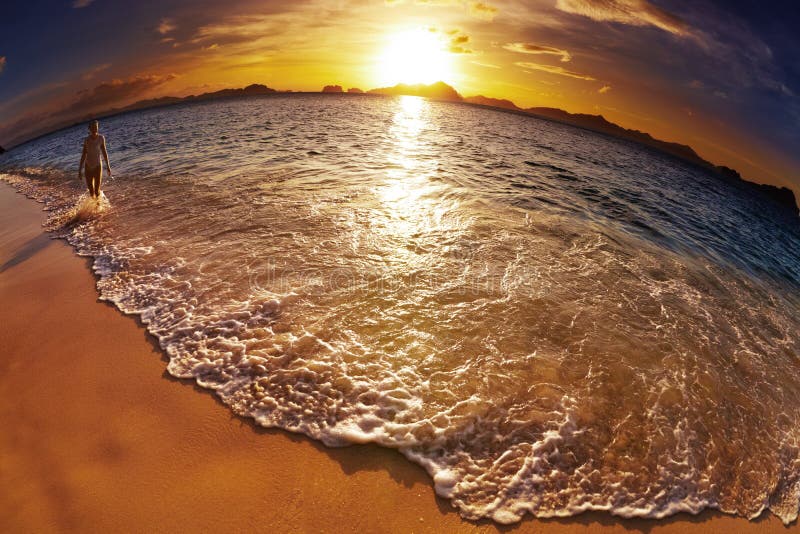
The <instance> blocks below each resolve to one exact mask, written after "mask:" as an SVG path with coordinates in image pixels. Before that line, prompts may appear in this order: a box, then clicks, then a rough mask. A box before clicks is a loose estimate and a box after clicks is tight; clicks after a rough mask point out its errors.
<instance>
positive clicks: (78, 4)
mask: <svg viewBox="0 0 800 534" xmlns="http://www.w3.org/2000/svg"><path fill="white" fill-rule="evenodd" d="M92 2H94V0H75V1H74V2H72V7H73V8H75V9H81V8H84V7H87V6H88V5H89V4H91V3H92Z"/></svg>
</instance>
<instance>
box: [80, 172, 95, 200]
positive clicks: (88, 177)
mask: <svg viewBox="0 0 800 534" xmlns="http://www.w3.org/2000/svg"><path fill="white" fill-rule="evenodd" d="M83 177H84V178H85V179H86V189H88V190H89V194H90V195H92V196H94V184H92V173H91V169H89V167H84V168H83Z"/></svg>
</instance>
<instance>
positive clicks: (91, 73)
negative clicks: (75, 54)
mask: <svg viewBox="0 0 800 534" xmlns="http://www.w3.org/2000/svg"><path fill="white" fill-rule="evenodd" d="M110 66H111V63H103V64H102V65H97V66H96V67H93V68H91V69H89V70H87V71H86V72H84V73H83V75H82V76H81V79H82V80H91V79H92V78H94V77H95V76H97V75H98V74H100V73H101V72H103V71H104V70H107V69H108V68H109V67H110Z"/></svg>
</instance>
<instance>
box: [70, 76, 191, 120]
mask: <svg viewBox="0 0 800 534" xmlns="http://www.w3.org/2000/svg"><path fill="white" fill-rule="evenodd" d="M175 78H176V75H175V74H168V75H166V76H161V75H156V74H145V75H138V76H133V77H132V78H128V79H127V80H119V79H117V80H111V81H107V82H103V83H101V84H99V85H96V86H95V87H93V88H91V89H85V90H83V91H80V92H78V94H77V98H76V99H75V100H74V101H73V102H72V103H71V104H70V105H69V106H68V107H67V109H66V111H76V112H91V111H96V110H98V109H102V108H106V107H111V106H116V105H120V104H124V103H125V102H127V101H130V100H132V99H135V98H137V97H140V96H142V95H143V94H144V93H146V92H147V91H150V90H151V89H154V88H156V87H158V86H159V85H162V84H164V83H166V82H168V81H171V80H174V79H175Z"/></svg>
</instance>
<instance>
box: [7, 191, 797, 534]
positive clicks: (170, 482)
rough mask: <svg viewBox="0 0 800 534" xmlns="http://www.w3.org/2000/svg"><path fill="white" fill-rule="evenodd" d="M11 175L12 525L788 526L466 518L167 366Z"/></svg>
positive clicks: (421, 479)
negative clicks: (239, 408)
mask: <svg viewBox="0 0 800 534" xmlns="http://www.w3.org/2000/svg"><path fill="white" fill-rule="evenodd" d="M43 219H44V214H43V213H42V212H41V211H40V206H39V205H37V204H36V203H34V202H33V201H30V200H26V199H25V198H24V197H22V196H21V195H19V194H17V193H15V192H14V190H13V189H12V188H11V187H10V186H8V185H6V184H0V302H1V303H2V306H0V347H2V355H0V396H1V397H2V399H3V402H2V404H0V423H1V424H2V428H3V431H2V432H0V531H2V532H53V531H65V530H74V531H82V532H107V531H126V532H133V531H153V530H156V529H157V530H160V531H179V530H180V531H244V530H247V531H269V532H289V531H291V532H494V531H497V530H503V531H506V530H510V531H514V532H550V531H553V532H555V531H558V532H567V533H569V532H603V533H610V532H634V531H635V532H639V531H645V532H652V533H668V532H689V533H691V532H785V531H786V529H785V528H784V527H783V525H782V524H781V522H780V521H779V520H778V519H776V518H775V517H774V516H771V515H768V516H767V517H765V518H763V519H761V520H759V521H757V522H749V521H747V520H745V519H741V518H734V517H730V516H725V515H723V514H719V513H716V512H706V513H703V514H700V515H699V516H696V517H693V516H687V515H679V516H675V517H672V518H669V519H667V520H661V521H648V520H624V519H620V518H616V517H613V516H611V515H608V514H603V513H591V514H583V515H581V516H578V517H573V518H566V519H559V520H537V519H532V518H527V519H526V520H525V521H523V522H522V523H520V524H517V525H512V526H509V527H500V526H498V525H495V524H493V523H491V522H488V521H485V522H480V523H473V522H468V521H464V520H462V519H461V518H460V516H459V515H458V514H457V513H456V512H455V511H454V510H453V509H452V508H451V507H450V504H449V502H448V501H446V500H444V499H440V498H437V497H436V496H435V495H434V493H433V490H432V484H431V481H430V480H429V478H428V476H427V474H426V473H425V472H424V471H423V470H422V469H421V468H419V467H418V466H416V465H413V464H411V463H410V462H408V461H407V460H406V459H405V458H403V457H402V456H401V455H400V454H399V453H397V452H396V451H392V450H387V449H382V448H379V447H374V446H354V447H347V448H343V449H328V448H325V447H323V446H322V445H320V444H318V443H316V442H313V441H311V440H309V439H307V438H305V437H302V436H297V435H292V434H289V433H286V432H283V431H278V430H265V429H261V428H257V427H255V426H254V425H252V424H251V423H250V422H249V421H248V420H244V419H241V418H238V417H236V416H234V415H232V414H231V412H230V411H229V410H228V409H227V408H226V407H224V406H223V405H222V404H221V403H219V402H217V401H216V400H215V398H214V397H213V396H212V395H211V394H209V393H208V391H206V390H201V389H199V388H197V387H195V386H194V385H193V384H192V383H191V382H182V381H179V380H176V379H174V378H172V377H170V376H169V375H167V374H166V373H165V371H164V368H165V359H164V356H163V354H162V353H161V351H160V350H159V348H158V346H157V344H156V343H155V341H154V339H153V338H152V337H150V336H149V335H148V334H147V333H146V332H145V331H144V329H143V328H142V327H141V326H140V325H139V324H137V322H136V319H135V318H133V317H126V316H124V315H123V314H121V313H120V312H119V311H117V309H116V308H114V307H113V306H111V305H108V304H106V303H103V302H99V301H98V300H97V293H96V291H95V279H94V277H93V275H92V274H91V269H90V261H89V260H88V259H84V258H79V257H77V256H75V254H74V253H73V252H72V250H71V249H70V247H69V246H68V245H67V244H66V243H64V242H63V241H57V240H51V239H50V238H49V237H48V236H47V235H46V234H43V232H42V230H41V223H42V221H43Z"/></svg>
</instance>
